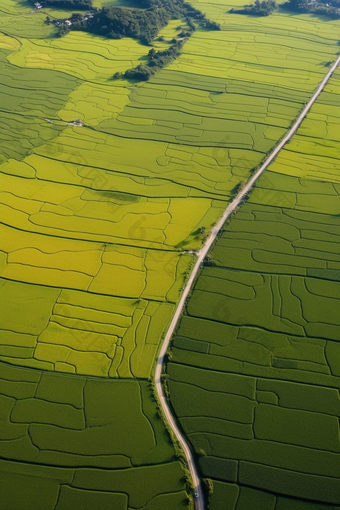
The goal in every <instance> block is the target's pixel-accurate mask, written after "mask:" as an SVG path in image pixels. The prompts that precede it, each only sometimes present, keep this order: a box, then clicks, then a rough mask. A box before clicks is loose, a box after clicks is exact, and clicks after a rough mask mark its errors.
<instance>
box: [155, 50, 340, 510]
mask: <svg viewBox="0 0 340 510" xmlns="http://www.w3.org/2000/svg"><path fill="white" fill-rule="evenodd" d="M339 64H340V56H339V57H338V58H337V60H336V61H335V63H334V64H333V65H332V67H331V68H330V70H329V71H328V73H327V74H326V76H325V77H324V79H323V80H322V82H321V83H320V85H319V86H318V88H317V90H316V92H315V93H314V94H313V96H312V97H311V99H310V100H309V101H308V103H307V104H306V106H305V107H304V109H303V110H302V112H301V113H300V115H299V116H298V118H297V119H296V121H295V122H294V124H293V126H292V127H291V129H290V130H289V131H288V133H287V134H286V136H285V137H284V138H283V139H282V140H281V142H280V143H279V144H278V145H277V146H276V147H275V148H274V150H273V151H272V152H271V154H270V155H269V156H268V157H267V158H266V160H265V161H264V163H263V164H262V165H261V167H260V168H259V169H258V170H257V172H256V173H255V174H254V175H253V176H252V178H251V179H249V181H248V182H247V184H246V185H245V187H244V188H243V189H242V191H240V193H239V194H238V195H237V196H236V197H235V198H234V200H233V201H232V202H231V203H230V204H229V205H228V207H227V208H226V210H225V211H224V213H223V216H222V217H221V219H220V221H219V222H218V223H217V224H216V225H215V227H213V228H212V230H211V232H210V235H209V237H208V238H207V240H206V242H205V243H204V246H203V247H202V248H201V250H200V251H198V252H197V253H196V254H197V260H196V264H195V266H194V269H193V271H192V273H191V275H190V277H189V279H188V282H187V284H186V286H185V288H184V291H183V294H182V296H181V299H180V301H179V303H178V306H177V308H176V312H175V315H174V316H173V319H172V321H171V324H170V326H169V329H168V331H167V334H166V336H165V338H164V342H163V345H162V348H161V350H160V353H159V356H158V360H157V365H156V371H155V383H156V390H157V394H158V398H159V400H160V404H161V406H162V409H163V412H164V414H165V416H166V419H167V420H168V422H169V425H170V427H171V428H172V430H173V432H174V434H175V436H176V438H177V439H178V441H179V442H180V444H181V446H182V448H183V450H184V453H185V456H186V459H187V462H188V466H189V469H190V474H191V477H192V481H193V485H194V492H195V493H196V494H197V496H196V497H195V510H204V508H205V504H204V497H203V490H202V484H201V481H200V479H199V476H198V474H197V468H196V466H195V460H194V457H193V455H192V453H191V450H190V448H189V446H188V443H187V441H186V439H185V438H184V436H183V435H182V433H181V431H180V430H179V428H178V426H177V424H176V422H175V419H174V417H173V416H172V414H171V410H170V408H169V405H168V403H167V400H166V398H165V395H164V392H163V387H162V383H161V373H162V366H163V363H164V356H165V354H166V351H167V349H168V346H169V342H170V339H171V337H172V335H173V333H174V330H175V328H176V326H177V323H178V321H179V319H180V316H181V314H182V311H183V309H184V305H185V301H186V299H187V297H188V294H189V292H190V290H191V288H192V285H193V283H194V280H195V278H196V275H197V273H198V270H199V268H200V266H201V263H202V262H203V260H204V258H205V257H206V255H207V253H208V251H209V250H210V248H211V246H212V244H213V242H214V241H215V239H216V236H217V234H218V232H219V231H220V230H221V228H222V227H223V224H224V223H225V221H226V219H227V218H228V217H229V216H230V214H231V213H232V212H233V211H234V210H235V209H236V207H237V206H238V205H239V203H240V202H241V200H242V199H243V198H244V197H245V196H246V194H247V193H248V191H249V190H250V189H251V187H252V186H253V184H254V183H255V182H256V180H257V179H258V178H259V177H260V175H261V174H262V172H264V170H265V169H266V168H267V166H268V165H269V164H270V163H271V162H272V161H273V159H274V158H275V157H276V156H277V155H278V153H279V152H280V150H281V149H282V148H283V146H284V145H285V144H286V143H287V142H288V140H290V139H291V137H292V136H293V135H294V133H295V132H296V131H297V129H298V127H299V126H300V124H301V122H302V121H303V119H304V117H305V116H306V115H307V113H308V112H309V110H310V108H311V107H312V105H313V104H314V102H315V101H316V99H317V98H318V96H319V95H320V93H321V92H322V90H323V88H324V87H325V85H326V83H327V82H328V80H329V79H330V77H331V76H332V74H333V73H334V71H335V69H336V68H337V66H338V65H339Z"/></svg>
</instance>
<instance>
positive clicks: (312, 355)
mask: <svg viewBox="0 0 340 510" xmlns="http://www.w3.org/2000/svg"><path fill="white" fill-rule="evenodd" d="M339 77H340V74H339V72H338V71H337V73H336V74H335V75H334V77H333V78H332V79H331V81H330V83H329V85H327V87H326V89H325V92H323V93H322V94H321V96H320V98H319V99H318V101H317V103H316V104H315V105H314V106H313V107H312V110H311V113H310V114H309V115H308V116H307V118H306V120H305V121H304V122H303V124H302V126H301V128H300V129H299V130H298V132H297V134H296V135H295V136H294V137H293V139H292V140H291V142H290V143H289V144H288V145H287V146H286V147H285V148H284V149H283V150H282V151H281V153H280V154H279V156H278V157H277V158H276V160H275V161H274V163H272V164H271V165H270V167H269V168H268V170H266V172H265V173H264V174H263V176H262V177H261V178H260V179H259V181H258V183H257V184H256V186H255V189H254V191H253V192H252V193H251V196H250V199H249V200H248V201H247V202H246V203H245V204H244V205H242V207H241V208H240V210H239V211H238V212H237V213H236V215H235V216H234V217H233V218H232V219H231V221H230V222H229V223H228V224H226V225H225V227H224V230H223V232H222V234H221V236H220V237H219V239H218V240H217V242H216V244H215V246H214V248H213V250H212V253H211V257H212V259H211V260H212V263H210V264H209V265H210V267H205V268H203V270H202V272H201V274H200V276H199V278H198V280H197V282H196V285H195V288H194V291H193V293H192V295H191V298H190V299H189V302H188V304H187V308H186V313H185V315H184V316H183V317H182V320H181V323H180V326H179V328H178V331H177V335H176V336H175V338H174V339H173V344H172V354H171V357H170V361H169V363H168V365H167V372H168V379H167V381H168V386H169V391H170V395H171V402H172V405H173V407H174V410H175V412H176V414H177V416H178V418H179V420H180V423H181V426H182V427H183V430H184V431H185V433H186V434H187V436H188V438H189V439H190V442H191V444H192V445H193V447H194V449H195V451H196V453H197V456H198V463H199V466H200V468H201V472H202V474H203V476H205V477H207V478H209V479H211V480H212V481H213V492H212V493H211V494H210V499H209V501H210V503H209V508H211V509H214V510H215V509H221V510H222V509H224V508H228V509H229V508H230V509H241V508H242V509H243V508H244V509H251V508H263V509H266V510H267V509H268V510H269V509H270V510H272V509H273V510H274V509H275V510H277V509H279V510H281V509H287V510H288V509H291V508H294V509H295V508H296V509H300V508H301V509H306V510H309V509H310V510H312V509H313V510H314V509H316V508H318V509H319V508H322V509H326V508H340V496H339V494H340V486H339V476H338V474H339V469H340V464H339V462H340V455H339V453H340V443H339V416H340V399H339V388H340V365H339V359H340V357H339V356H340V333H339V331H340V316H339V306H340V251H339V246H338V242H337V239H338V237H339V235H340V222H339V213H340V197H339V195H340V187H339V184H338V176H337V172H336V168H337V166H336V165H337V164H338V163H337V158H336V154H339V139H338V133H337V131H336V130H335V129H332V126H334V125H336V124H337V123H339V119H340V109H339V107H338V104H339V100H338V97H337V94H338V93H339V83H340V82H339ZM330 105H331V107H330ZM321 112H323V113H322V114H321ZM328 125H329V127H330V129H329V130H328ZM322 126H326V128H325V129H324V130H323V129H322ZM226 500H227V501H228V503H227V505H228V506H227V507H226V506H225V501H226Z"/></svg>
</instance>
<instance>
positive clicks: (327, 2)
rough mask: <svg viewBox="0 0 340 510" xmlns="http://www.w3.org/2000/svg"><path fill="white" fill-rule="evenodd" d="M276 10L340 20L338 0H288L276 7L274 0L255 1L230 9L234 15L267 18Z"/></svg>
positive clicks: (339, 1)
mask: <svg viewBox="0 0 340 510" xmlns="http://www.w3.org/2000/svg"><path fill="white" fill-rule="evenodd" d="M278 9H286V10H289V11H294V12H301V13H303V12H311V13H313V14H320V15H326V16H330V17H332V18H336V19H337V18H340V0H288V1H287V2H285V3H284V4H281V5H278V4H277V3H276V1H275V0H255V2H254V3H253V4H250V5H245V6H244V7H243V8H242V9H231V10H230V11H229V12H232V13H235V14H252V15H254V16H269V14H271V13H272V12H274V11H276V10H278Z"/></svg>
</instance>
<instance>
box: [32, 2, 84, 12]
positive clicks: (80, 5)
mask: <svg viewBox="0 0 340 510" xmlns="http://www.w3.org/2000/svg"><path fill="white" fill-rule="evenodd" d="M36 2H37V0H31V3H32V4H34V3H36ZM39 3H40V4H41V5H42V6H43V7H57V8H59V9H80V10H87V9H91V8H92V0H39Z"/></svg>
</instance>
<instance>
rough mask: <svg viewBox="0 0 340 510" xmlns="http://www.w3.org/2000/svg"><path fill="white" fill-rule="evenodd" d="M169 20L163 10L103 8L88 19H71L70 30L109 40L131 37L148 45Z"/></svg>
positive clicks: (167, 14)
mask: <svg viewBox="0 0 340 510" xmlns="http://www.w3.org/2000/svg"><path fill="white" fill-rule="evenodd" d="M169 20H170V15H169V13H167V12H166V10H165V9H134V8H132V9H128V8H126V7H114V6H112V7H103V9H99V10H98V11H96V12H95V13H94V15H93V16H92V17H90V18H88V19H85V17H82V19H74V18H73V17H71V21H72V29H73V30H83V31H85V32H91V33H93V34H99V35H104V36H106V37H109V38H110V39H121V38H122V37H132V38H134V39H139V40H140V41H141V42H143V43H145V44H149V43H150V42H151V41H152V40H153V39H154V37H155V36H156V35H157V34H158V32H159V30H161V29H162V28H163V27H165V26H166V25H167V24H168V22H169Z"/></svg>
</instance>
